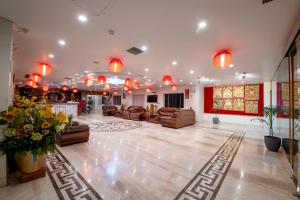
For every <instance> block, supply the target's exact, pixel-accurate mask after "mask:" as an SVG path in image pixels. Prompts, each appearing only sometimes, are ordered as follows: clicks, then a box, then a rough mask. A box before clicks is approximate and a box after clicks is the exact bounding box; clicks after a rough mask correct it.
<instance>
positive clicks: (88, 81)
mask: <svg viewBox="0 0 300 200" xmlns="http://www.w3.org/2000/svg"><path fill="white" fill-rule="evenodd" d="M93 83H94V81H93V80H92V79H90V78H86V79H85V80H84V84H85V85H86V86H88V87H91V86H92V85H93Z"/></svg>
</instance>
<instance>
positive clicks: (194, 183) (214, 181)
mask: <svg viewBox="0 0 300 200" xmlns="http://www.w3.org/2000/svg"><path fill="white" fill-rule="evenodd" d="M244 135H245V134H244V133H240V132H234V133H233V134H232V135H231V136H230V137H229V138H228V140H226V142H225V143H224V144H223V145H222V147H221V148H220V149H219V150H218V151H217V153H216V154H215V155H214V156H213V157H212V158H211V159H210V160H209V161H208V162H207V163H206V164H205V165H204V166H203V168H202V169H200V171H199V172H198V173H197V174H196V175H195V176H194V177H193V179H192V180H191V181H190V182H189V183H188V184H187V185H186V186H185V188H184V189H183V190H182V191H181V192H180V193H179V194H178V195H177V196H176V197H175V199H174V200H213V199H215V198H216V195H217V193H218V191H219V189H220V187H221V185H222V183H223V181H224V179H225V177H226V175H227V172H228V170H229V169H230V166H231V164H232V162H233V160H234V157H235V155H236V153H237V151H238V149H239V147H240V144H241V142H242V140H243V138H244Z"/></svg>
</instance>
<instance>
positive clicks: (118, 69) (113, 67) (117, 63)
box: [108, 58, 123, 73]
mask: <svg viewBox="0 0 300 200" xmlns="http://www.w3.org/2000/svg"><path fill="white" fill-rule="evenodd" d="M108 69H109V71H110V72H113V73H122V71H123V62H122V60H120V59H119V58H112V59H111V60H110V61H109V68H108Z"/></svg>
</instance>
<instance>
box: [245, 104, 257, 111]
mask: <svg viewBox="0 0 300 200" xmlns="http://www.w3.org/2000/svg"><path fill="white" fill-rule="evenodd" d="M245 109H246V110H245V112H246V113H258V101H246V102H245Z"/></svg>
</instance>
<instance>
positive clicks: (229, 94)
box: [223, 86, 232, 99]
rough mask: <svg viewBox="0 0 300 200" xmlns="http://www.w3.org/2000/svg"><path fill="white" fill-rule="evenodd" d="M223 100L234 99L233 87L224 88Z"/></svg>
mask: <svg viewBox="0 0 300 200" xmlns="http://www.w3.org/2000/svg"><path fill="white" fill-rule="evenodd" d="M223 98H224V99H226V98H232V87H231V86H227V87H224V88H223Z"/></svg>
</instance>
